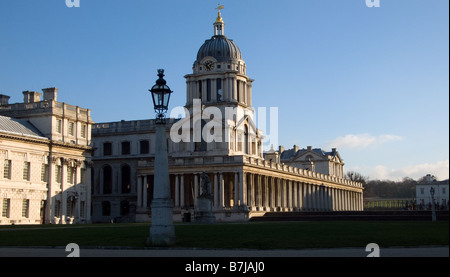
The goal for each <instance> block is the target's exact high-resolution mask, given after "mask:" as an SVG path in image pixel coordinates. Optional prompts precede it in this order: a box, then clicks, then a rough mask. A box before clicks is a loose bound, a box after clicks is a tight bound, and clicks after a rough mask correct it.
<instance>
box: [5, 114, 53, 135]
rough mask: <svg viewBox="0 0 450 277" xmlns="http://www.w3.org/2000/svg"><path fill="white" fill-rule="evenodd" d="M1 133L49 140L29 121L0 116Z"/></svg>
mask: <svg viewBox="0 0 450 277" xmlns="http://www.w3.org/2000/svg"><path fill="white" fill-rule="evenodd" d="M0 132H2V133H9V134H15V135H21V136H26V137H34V138H41V139H47V138H46V137H45V136H44V135H43V134H42V133H41V132H40V131H39V130H38V129H37V128H36V127H34V125H33V124H31V123H30V122H29V121H27V120H22V119H16V118H12V117H7V116H2V115H0Z"/></svg>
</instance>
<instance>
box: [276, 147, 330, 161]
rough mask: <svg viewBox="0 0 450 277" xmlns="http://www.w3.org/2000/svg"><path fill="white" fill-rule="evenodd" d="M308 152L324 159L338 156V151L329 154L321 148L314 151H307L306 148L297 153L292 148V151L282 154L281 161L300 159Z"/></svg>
mask: <svg viewBox="0 0 450 277" xmlns="http://www.w3.org/2000/svg"><path fill="white" fill-rule="evenodd" d="M308 152H314V153H316V154H317V155H319V156H322V157H324V158H327V157H328V156H332V157H333V156H335V155H337V151H329V152H327V151H324V150H322V149H321V148H314V149H305V148H303V149H300V150H297V151H295V149H294V148H291V149H288V150H285V151H283V152H282V153H281V157H280V159H281V160H289V159H293V158H295V157H298V156H302V155H304V154H305V153H308Z"/></svg>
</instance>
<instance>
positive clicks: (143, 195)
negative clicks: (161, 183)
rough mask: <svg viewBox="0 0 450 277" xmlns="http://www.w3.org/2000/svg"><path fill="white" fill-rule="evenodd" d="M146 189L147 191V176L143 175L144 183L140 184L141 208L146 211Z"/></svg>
mask: <svg viewBox="0 0 450 277" xmlns="http://www.w3.org/2000/svg"><path fill="white" fill-rule="evenodd" d="M147 189H148V175H145V176H144V181H143V183H142V207H144V209H147V206H148V203H147V202H148V201H147V198H148V197H147Z"/></svg>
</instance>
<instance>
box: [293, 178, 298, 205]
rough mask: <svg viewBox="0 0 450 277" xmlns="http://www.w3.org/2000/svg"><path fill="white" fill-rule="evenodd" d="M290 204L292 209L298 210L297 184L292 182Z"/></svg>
mask: <svg viewBox="0 0 450 277" xmlns="http://www.w3.org/2000/svg"><path fill="white" fill-rule="evenodd" d="M292 197H293V198H292V203H293V208H296V209H297V210H298V182H297V181H292Z"/></svg>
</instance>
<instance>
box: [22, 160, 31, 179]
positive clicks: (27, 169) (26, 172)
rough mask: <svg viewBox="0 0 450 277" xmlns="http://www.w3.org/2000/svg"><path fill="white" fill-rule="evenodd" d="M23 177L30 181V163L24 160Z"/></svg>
mask: <svg viewBox="0 0 450 277" xmlns="http://www.w3.org/2000/svg"><path fill="white" fill-rule="evenodd" d="M22 177H23V179H24V180H27V181H30V163H29V162H23V176H22Z"/></svg>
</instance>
